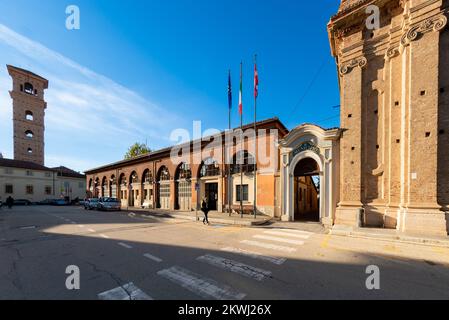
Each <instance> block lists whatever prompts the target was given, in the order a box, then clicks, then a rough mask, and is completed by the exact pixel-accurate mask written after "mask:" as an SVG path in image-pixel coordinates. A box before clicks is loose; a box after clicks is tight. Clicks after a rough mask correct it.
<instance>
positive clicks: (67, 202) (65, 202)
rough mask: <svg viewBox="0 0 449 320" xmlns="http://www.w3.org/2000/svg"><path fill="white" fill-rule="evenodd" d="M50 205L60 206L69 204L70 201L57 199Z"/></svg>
mask: <svg viewBox="0 0 449 320" xmlns="http://www.w3.org/2000/svg"><path fill="white" fill-rule="evenodd" d="M52 205H54V206H58V207H62V206H68V205H70V202H69V201H67V200H66V199H57V200H55V201H54V202H53V203H52Z"/></svg>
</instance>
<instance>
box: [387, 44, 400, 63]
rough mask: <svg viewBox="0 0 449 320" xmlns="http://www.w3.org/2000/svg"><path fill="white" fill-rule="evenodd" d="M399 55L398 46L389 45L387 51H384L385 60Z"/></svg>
mask: <svg viewBox="0 0 449 320" xmlns="http://www.w3.org/2000/svg"><path fill="white" fill-rule="evenodd" d="M398 55H399V48H397V47H390V48H388V50H387V52H386V53H385V60H387V61H388V60H391V59H393V58H395V57H397V56H398Z"/></svg>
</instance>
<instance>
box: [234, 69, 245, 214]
mask: <svg viewBox="0 0 449 320" xmlns="http://www.w3.org/2000/svg"><path fill="white" fill-rule="evenodd" d="M242 86H243V62H240V102H239V103H240V134H241V138H240V143H241V144H243V147H244V141H243V88H242ZM242 151H243V150H240V152H242ZM243 159H245V158H244V156H243ZM236 160H237V159H236ZM241 162H242V161H241V159H240V217H241V218H242V219H243V164H242V163H241Z"/></svg>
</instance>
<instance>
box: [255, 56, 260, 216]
mask: <svg viewBox="0 0 449 320" xmlns="http://www.w3.org/2000/svg"><path fill="white" fill-rule="evenodd" d="M256 77H257V78H256ZM258 82H259V75H258V71H257V54H256V55H254V144H255V149H254V150H255V153H256V154H255V157H254V162H255V163H254V219H257V95H258V85H259V83H258Z"/></svg>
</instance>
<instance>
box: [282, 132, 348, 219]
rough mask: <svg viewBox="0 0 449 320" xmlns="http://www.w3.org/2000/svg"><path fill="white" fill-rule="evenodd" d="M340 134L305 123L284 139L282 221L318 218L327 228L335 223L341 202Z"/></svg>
mask: <svg viewBox="0 0 449 320" xmlns="http://www.w3.org/2000/svg"><path fill="white" fill-rule="evenodd" d="M341 132H342V131H341V130H340V129H328V130H326V129H323V128H321V127H318V126H315V125H311V124H304V125H301V126H299V127H297V128H295V129H293V130H292V131H290V133H289V134H288V135H287V136H285V137H284V138H283V139H282V140H281V142H280V146H281V150H280V151H281V157H280V160H281V185H280V187H281V189H280V195H279V196H280V199H281V205H282V208H281V210H282V217H281V218H282V220H283V221H294V220H297V219H306V221H307V220H312V221H318V219H319V221H320V222H321V223H322V224H324V225H326V226H332V225H333V224H334V218H335V210H336V208H337V204H338V201H339V198H338V195H339V179H338V177H339V172H338V170H339V166H340V162H339V161H340V160H339V159H340V158H339V138H340V135H341ZM301 180H302V181H301ZM305 189H306V191H304V190H305ZM314 189H315V190H314ZM307 190H308V191H307ZM314 200H318V201H317V203H314ZM317 212H319V213H318V214H317ZM303 213H304V214H303Z"/></svg>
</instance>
